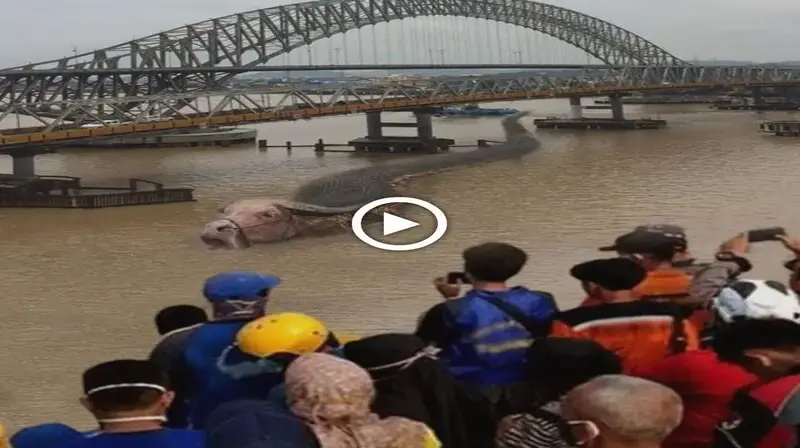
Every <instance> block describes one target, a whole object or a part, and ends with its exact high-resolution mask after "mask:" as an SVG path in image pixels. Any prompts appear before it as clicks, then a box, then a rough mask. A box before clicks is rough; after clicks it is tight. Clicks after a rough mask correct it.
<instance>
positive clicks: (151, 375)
mask: <svg viewBox="0 0 800 448" xmlns="http://www.w3.org/2000/svg"><path fill="white" fill-rule="evenodd" d="M136 383H141V384H150V385H154V386H160V387H163V388H165V389H167V388H168V381H167V375H166V374H165V373H164V372H163V371H162V370H161V369H160V368H159V367H158V365H156V364H155V363H153V362H151V361H147V360H137V359H119V360H115V361H108V362H104V363H101V364H98V365H96V366H94V367H91V368H89V369H88V370H86V371H85V372H84V373H83V393H84V394H85V395H86V399H87V400H88V401H89V402H90V403H91V404H92V407H93V408H94V411H99V412H120V411H135V410H139V409H143V408H147V407H149V406H152V405H153V403H155V402H156V400H158V399H159V397H161V395H162V394H163V392H162V391H160V390H157V389H155V388H148V387H120V388H114V389H106V390H101V391H97V392H92V391H93V390H94V389H96V388H98V387H103V386H112V385H119V384H136ZM90 392H92V393H90Z"/></svg>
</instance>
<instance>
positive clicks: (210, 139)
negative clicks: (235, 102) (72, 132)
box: [75, 127, 258, 148]
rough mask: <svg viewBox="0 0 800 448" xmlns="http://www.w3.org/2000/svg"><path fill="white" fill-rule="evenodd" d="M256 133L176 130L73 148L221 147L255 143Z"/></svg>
mask: <svg viewBox="0 0 800 448" xmlns="http://www.w3.org/2000/svg"><path fill="white" fill-rule="evenodd" d="M257 135H258V132H257V131H256V130H255V129H249V128H237V127H207V128H190V129H178V130H172V131H166V132H158V133H148V134H145V135H135V134H134V135H123V136H119V137H110V138H102V139H94V140H87V141H85V142H80V143H77V144H76V145H75V146H80V147H83V148H85V147H96V148H161V147H180V146H191V147H195V146H222V147H228V146H232V145H241V144H248V143H254V142H255V141H256V137H257Z"/></svg>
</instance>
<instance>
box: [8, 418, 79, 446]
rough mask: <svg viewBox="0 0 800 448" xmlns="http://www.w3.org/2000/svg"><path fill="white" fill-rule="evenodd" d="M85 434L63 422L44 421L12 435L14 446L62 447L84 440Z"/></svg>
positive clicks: (12, 444)
mask: <svg viewBox="0 0 800 448" xmlns="http://www.w3.org/2000/svg"><path fill="white" fill-rule="evenodd" d="M84 437H85V435H84V434H82V433H80V432H79V431H78V430H76V429H73V428H71V427H69V426H67V425H65V424H63V423H44V424H41V425H36V426H29V427H27V428H23V429H20V430H19V431H17V432H16V433H14V435H13V436H11V440H10V442H11V446H12V447H14V448H60V447H61V446H63V445H65V444H68V443H73V442H76V441H80V440H83V438H84Z"/></svg>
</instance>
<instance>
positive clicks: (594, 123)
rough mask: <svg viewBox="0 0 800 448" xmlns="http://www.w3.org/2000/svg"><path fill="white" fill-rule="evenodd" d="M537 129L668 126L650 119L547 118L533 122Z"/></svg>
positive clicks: (621, 128) (655, 127) (654, 127)
mask: <svg viewBox="0 0 800 448" xmlns="http://www.w3.org/2000/svg"><path fill="white" fill-rule="evenodd" d="M533 125H534V126H536V128H537V129H581V130H615V131H616V130H634V129H660V128H663V127H664V126H666V125H667V121H666V120H654V119H650V118H639V119H622V120H617V119H613V118H558V117H547V118H541V119H536V120H533Z"/></svg>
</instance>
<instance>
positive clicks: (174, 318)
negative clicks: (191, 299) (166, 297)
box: [156, 305, 208, 335]
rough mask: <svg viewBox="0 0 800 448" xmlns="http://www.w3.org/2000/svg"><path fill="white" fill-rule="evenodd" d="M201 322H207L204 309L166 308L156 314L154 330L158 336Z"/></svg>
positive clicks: (184, 306)
mask: <svg viewBox="0 0 800 448" xmlns="http://www.w3.org/2000/svg"><path fill="white" fill-rule="evenodd" d="M203 322H208V315H206V312H205V310H204V309H202V308H200V307H198V306H194V305H173V306H168V307H166V308H164V309H162V310H161V311H159V312H158V314H156V329H157V330H158V334H160V335H165V334H167V333H169V332H170V331H175V330H179V329H181V328H186V327H191V326H192V325H197V324H202V323H203Z"/></svg>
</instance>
